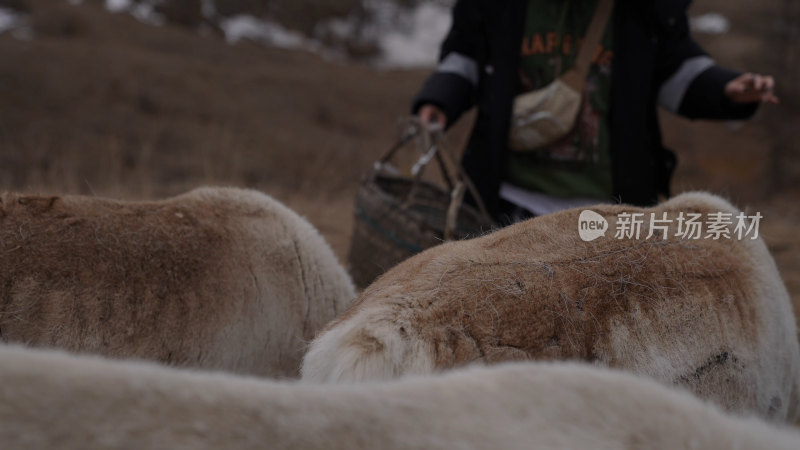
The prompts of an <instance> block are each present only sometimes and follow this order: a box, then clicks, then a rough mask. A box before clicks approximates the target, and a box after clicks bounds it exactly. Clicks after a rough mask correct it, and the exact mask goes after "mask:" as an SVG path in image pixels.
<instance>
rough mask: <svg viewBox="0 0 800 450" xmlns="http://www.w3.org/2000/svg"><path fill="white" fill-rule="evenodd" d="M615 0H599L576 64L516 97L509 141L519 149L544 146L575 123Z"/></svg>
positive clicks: (514, 148) (559, 137) (528, 149)
mask: <svg viewBox="0 0 800 450" xmlns="http://www.w3.org/2000/svg"><path fill="white" fill-rule="evenodd" d="M613 8H614V0H599V3H598V5H597V9H596V10H595V13H594V16H593V17H592V21H591V23H590V24H589V29H588V30H587V32H586V38H585V39H584V42H583V45H581V48H580V50H579V51H578V56H577V57H576V59H575V65H574V66H573V67H572V68H571V69H569V70H568V71H567V72H566V73H564V74H563V75H561V76H559V77H557V78H556V79H555V81H553V82H552V83H550V84H548V85H547V86H545V87H543V88H541V89H536V90H534V91H531V92H527V93H525V94H521V95H518V96H517V97H516V98H515V99H514V108H513V113H512V118H511V132H510V133H509V139H508V145H509V147H510V148H511V149H512V150H514V151H518V152H531V151H537V150H541V149H544V148H546V147H548V146H549V145H552V144H554V143H555V142H557V141H559V140H560V139H562V138H564V137H565V136H566V135H567V134H568V133H569V132H570V131H571V130H572V129H573V128H574V127H575V122H576V120H577V118H578V113H579V112H580V109H581V105H582V104H583V95H584V88H585V85H586V76H587V75H588V74H589V67H590V66H591V64H592V58H593V57H594V53H595V50H596V49H597V46H598V45H599V44H600V40H601V39H602V37H603V33H604V31H605V29H606V25H607V24H608V20H609V18H610V17H611V11H612V10H613Z"/></svg>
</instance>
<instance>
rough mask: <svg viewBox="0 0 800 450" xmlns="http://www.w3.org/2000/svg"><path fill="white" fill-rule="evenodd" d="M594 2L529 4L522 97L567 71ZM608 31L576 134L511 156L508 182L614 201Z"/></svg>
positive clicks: (566, 0) (537, 1) (593, 67)
mask: <svg viewBox="0 0 800 450" xmlns="http://www.w3.org/2000/svg"><path fill="white" fill-rule="evenodd" d="M596 7H597V2H596V1H593V0H531V1H530V3H529V5H528V9H527V18H526V20H525V30H524V33H523V39H522V45H521V52H522V53H521V59H520V68H519V75H520V86H521V89H520V92H519V93H525V92H528V91H530V90H533V89H539V88H541V87H544V86H546V85H547V84H549V83H551V82H552V81H553V80H555V78H556V77H557V76H558V75H560V74H563V73H564V72H566V71H567V70H569V69H570V68H571V67H572V66H573V65H574V62H575V57H576V56H577V53H578V52H577V49H578V45H580V43H581V41H582V40H583V36H584V35H585V33H586V31H587V29H588V28H589V23H590V22H591V20H592V17H593V16H594V11H595V8H596ZM611 35H612V27H611V26H610V22H609V25H608V26H606V31H605V34H604V35H603V38H602V40H601V45H600V46H599V47H598V49H597V52H596V53H595V58H594V61H593V63H592V65H591V68H590V70H589V74H588V76H587V80H586V90H587V94H588V95H586V96H585V98H584V105H583V108H582V109H581V112H580V113H579V115H578V123H577V125H576V127H575V129H574V130H573V131H572V132H570V134H569V135H568V136H567V137H565V138H564V139H563V140H562V141H560V142H557V143H556V144H554V145H552V146H551V147H549V148H547V149H544V150H536V151H533V152H526V153H519V152H514V151H511V152H509V153H510V155H509V157H508V160H507V162H506V181H507V182H510V183H511V184H514V185H517V186H520V187H522V188H525V189H528V190H532V191H537V192H542V193H545V194H549V195H553V196H556V197H591V198H599V199H608V198H610V197H611V196H612V189H613V187H612V180H611V154H610V150H609V136H608V110H609V99H610V90H611V61H612V59H613V56H614V54H613V51H612V46H611V43H612V36H611Z"/></svg>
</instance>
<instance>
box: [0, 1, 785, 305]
mask: <svg viewBox="0 0 800 450" xmlns="http://www.w3.org/2000/svg"><path fill="white" fill-rule="evenodd" d="M29 4H30V6H31V10H32V24H33V28H34V31H35V33H36V37H35V39H33V40H32V41H20V40H17V39H14V38H12V37H11V36H10V35H9V34H8V33H6V34H3V35H0V105H2V108H0V190H22V191H28V192H47V193H81V194H96V195H103V196H113V197H122V198H152V197H163V196H167V195H172V194H177V193H180V192H183V191H186V190H187V189H190V188H191V187H194V186H198V185H207V184H217V185H235V186H245V187H250V188H256V189H260V190H262V191H265V192H267V193H269V194H271V195H273V196H274V197H276V198H278V199H280V200H282V201H284V202H285V203H287V204H288V205H289V206H290V207H292V208H294V209H295V210H296V211H298V212H299V213H301V214H303V215H305V216H306V217H307V218H308V219H309V220H310V221H311V222H312V223H314V224H315V225H316V226H317V227H318V228H319V229H320V231H321V232H322V233H323V235H324V236H325V237H326V238H327V239H328V241H329V242H330V243H331V245H332V246H333V248H334V250H335V252H336V253H337V254H338V255H339V257H340V258H342V259H343V260H344V259H345V257H346V252H347V247H348V243H349V238H350V231H351V227H352V218H351V215H352V199H353V195H354V193H355V190H356V188H357V185H358V180H359V177H360V174H361V172H363V171H364V170H365V169H366V168H368V167H369V166H370V164H371V163H372V161H373V160H374V159H375V158H376V157H377V156H378V155H379V154H380V153H381V152H382V151H383V150H384V149H385V148H386V147H387V146H389V145H390V144H391V143H392V142H393V140H394V138H395V136H396V134H395V133H396V122H397V119H398V118H399V117H401V116H402V115H404V114H405V113H406V112H407V109H408V104H409V101H410V99H411V97H412V96H413V94H414V93H415V91H416V90H417V89H418V88H419V86H420V85H421V83H422V81H423V79H424V77H425V76H426V74H427V71H424V70H396V71H381V70H375V69H372V68H369V67H366V66H364V65H358V64H347V63H342V62H337V61H330V60H326V59H325V58H322V57H320V56H317V55H313V54H310V53H306V52H300V51H286V50H279V49H272V48H266V47H262V46H258V45H255V44H249V43H243V44H240V45H236V46H229V45H227V44H226V43H225V42H224V41H222V40H221V39H220V38H219V37H217V36H214V35H209V36H200V35H199V34H197V33H195V32H193V31H191V30H188V29H185V28H178V27H161V28H159V27H152V26H148V25H144V24H141V23H138V22H137V21H136V20H135V19H133V18H131V17H129V16H125V15H114V14H109V13H107V12H106V11H105V10H103V9H102V8H101V7H100V6H99V5H98V2H88V3H85V4H84V5H82V6H79V7H73V6H70V5H69V4H67V2H56V1H54V0H30V1H29ZM788 4H789V3H788V2H784V1H783V0H763V1H761V2H745V1H743V0H737V1H734V2H731V1H726V0H698V1H697V2H696V3H695V5H694V6H693V8H694V12H696V13H699V12H705V11H719V12H722V13H724V14H725V15H726V16H727V17H728V18H729V19H730V20H731V25H732V29H731V32H730V33H729V34H726V35H723V36H698V38H699V39H700V40H701V42H702V44H703V45H704V46H705V47H706V48H707V49H708V50H709V51H710V52H711V53H712V55H714V56H715V57H716V59H717V60H718V61H719V62H720V63H722V64H724V65H727V66H729V67H733V68H738V69H750V70H754V71H760V72H764V73H772V74H775V75H776V77H777V81H778V86H779V88H778V93H779V95H781V97H782V100H783V103H782V104H781V105H779V106H776V107H775V106H773V107H768V108H762V110H761V111H759V113H758V114H757V115H756V117H755V118H754V119H753V120H752V121H750V122H748V123H746V124H740V125H736V126H731V125H730V124H725V123H709V122H690V121H687V120H684V119H680V118H677V117H674V116H672V115H669V114H663V125H664V134H665V140H666V143H667V145H668V146H670V147H672V148H674V149H676V150H677V152H678V154H679V157H680V159H681V165H680V167H679V170H678V173H677V175H676V180H675V188H676V191H678V192H679V191H683V190H687V189H709V190H712V191H714V192H718V193H722V194H725V195H727V196H729V197H730V198H731V199H733V200H734V202H736V203H738V204H739V205H740V206H742V207H746V208H747V209H749V210H750V211H756V210H758V211H760V212H761V213H762V214H763V215H764V217H765V218H764V220H763V222H762V230H761V232H762V235H763V236H764V237H765V239H766V240H767V242H768V244H769V246H770V248H771V249H772V252H773V254H774V256H775V258H776V260H777V263H778V265H779V267H780V270H781V272H782V274H783V276H784V278H785V280H786V284H787V286H788V288H789V290H790V292H791V294H792V296H793V300H794V303H795V309H796V310H797V311H800V234H799V233H798V231H800V229H798V226H797V223H798V219H799V218H800V204H798V202H797V198H798V197H797V195H798V193H800V185H798V183H797V180H798V174H800V152H798V150H800V148H799V147H800V140H798V139H797V138H796V136H797V129H798V128H800V92H798V88H797V86H796V74H797V73H798V69H800V68H799V67H798V61H797V57H796V55H800V46H798V42H797V38H796V37H795V38H794V39H795V40H791V39H790V38H789V37H787V36H788V35H782V34H780V33H778V32H776V31H775V29H776V27H777V24H779V23H782V22H781V21H786V20H790V22H789V23H793V22H791V20H795V22H794V23H797V21H798V20H800V17H797V14H796V8H795V9H794V12H791V14H795V15H794V16H793V17H789V18H788V19H787V14H790V12H789V11H788V10H789V9H791V7H788V6H786V5H788ZM469 122H470V117H467V118H466V119H464V120H462V121H461V123H460V124H458V126H457V127H455V129H454V130H453V131H452V132H451V133H450V141H451V144H452V145H451V146H450V148H452V149H458V148H461V145H462V144H463V142H464V140H465V136H466V133H467V131H468V129H469Z"/></svg>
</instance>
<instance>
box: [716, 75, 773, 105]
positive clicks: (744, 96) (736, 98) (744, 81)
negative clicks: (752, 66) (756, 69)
mask: <svg viewBox="0 0 800 450" xmlns="http://www.w3.org/2000/svg"><path fill="white" fill-rule="evenodd" d="M774 88H775V80H774V79H773V78H772V77H771V76H769V75H759V74H755V73H745V74H742V75H739V76H738V77H736V78H734V79H733V80H731V81H729V82H728V84H726V85H725V95H727V96H728V98H729V99H730V100H731V101H732V102H734V103H755V102H761V103H774V104H777V103H779V100H778V97H776V96H775V94H774V92H773V89H774Z"/></svg>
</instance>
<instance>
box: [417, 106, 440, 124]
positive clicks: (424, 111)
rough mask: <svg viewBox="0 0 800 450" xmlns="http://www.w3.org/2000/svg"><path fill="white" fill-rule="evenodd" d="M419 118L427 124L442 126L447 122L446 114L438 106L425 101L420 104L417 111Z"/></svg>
mask: <svg viewBox="0 0 800 450" xmlns="http://www.w3.org/2000/svg"><path fill="white" fill-rule="evenodd" d="M417 115H418V116H419V120H421V121H422V123H424V124H425V125H427V126H429V127H430V126H438V127H441V128H444V126H445V125H446V124H447V116H446V115H445V114H444V111H442V110H441V109H439V107H438V106H436V105H432V104H430V103H426V104H424V105H422V107H421V108H420V109H419V112H418V113H417Z"/></svg>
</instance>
